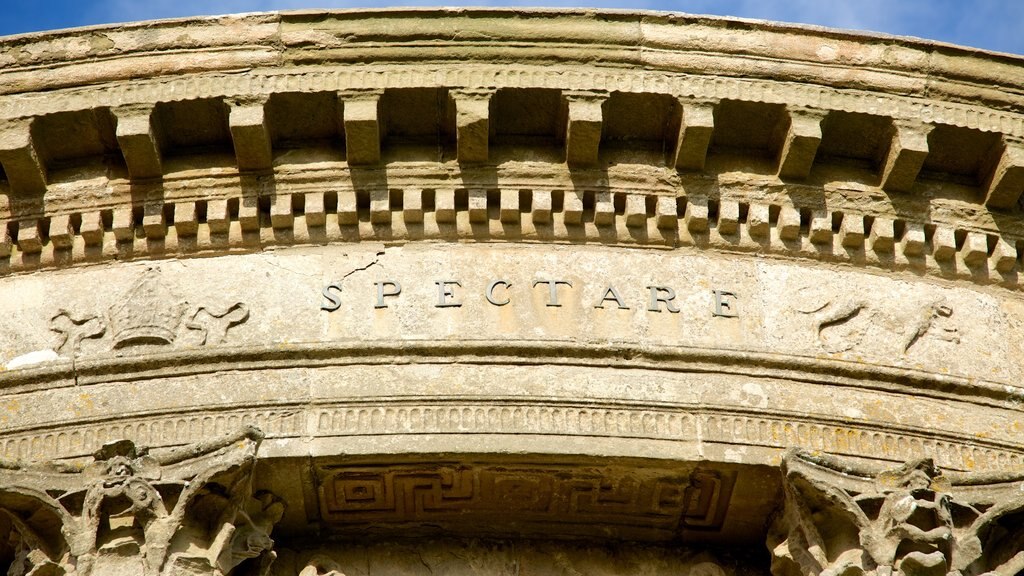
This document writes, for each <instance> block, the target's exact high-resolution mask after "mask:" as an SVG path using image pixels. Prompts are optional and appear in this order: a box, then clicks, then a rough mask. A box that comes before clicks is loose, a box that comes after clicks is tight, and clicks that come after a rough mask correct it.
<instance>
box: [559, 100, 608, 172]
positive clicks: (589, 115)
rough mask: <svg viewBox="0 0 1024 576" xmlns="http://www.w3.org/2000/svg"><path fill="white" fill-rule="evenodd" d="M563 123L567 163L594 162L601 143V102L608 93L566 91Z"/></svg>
mask: <svg viewBox="0 0 1024 576" xmlns="http://www.w3.org/2000/svg"><path fill="white" fill-rule="evenodd" d="M563 96H564V97H565V101H566V103H567V105H568V116H567V119H566V127H565V161H566V163H567V164H568V165H569V166H574V167H575V166H584V167H585V166H594V165H596V164H597V154H598V151H599V149H600V145H601V127H602V123H603V118H604V112H603V110H602V105H603V104H604V101H605V100H606V99H607V98H608V95H607V94H606V93H604V92H600V91H593V92H590V91H586V92H584V91H569V92H564V93H563Z"/></svg>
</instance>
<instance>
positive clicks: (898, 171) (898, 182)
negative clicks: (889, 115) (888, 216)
mask: <svg viewBox="0 0 1024 576" xmlns="http://www.w3.org/2000/svg"><path fill="white" fill-rule="evenodd" d="M933 128H934V127H933V126H931V125H929V124H919V123H916V124H915V123H905V122H895V123H893V125H892V127H891V128H890V132H889V146H888V147H887V148H886V151H885V155H884V156H883V158H882V161H881V163H880V164H881V166H882V188H883V189H885V190H888V191H890V192H907V191H909V190H910V189H911V188H912V187H913V186H914V182H915V181H917V175H918V173H919V172H920V171H921V167H922V166H924V161H925V158H926V157H927V156H928V134H930V133H931V131H932V129H933Z"/></svg>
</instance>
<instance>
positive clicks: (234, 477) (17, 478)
mask: <svg viewBox="0 0 1024 576" xmlns="http://www.w3.org/2000/svg"><path fill="white" fill-rule="evenodd" d="M262 438H263V434H262V432H260V431H259V430H257V429H255V428H252V427H246V428H243V429H241V430H239V431H238V432H236V433H235V434H232V435H228V436H225V437H223V438H219V439H215V440H211V441H207V442H202V443H198V444H194V445H190V446H185V447H182V448H178V449H174V450H170V451H162V452H161V453H159V454H150V453H149V452H148V450H146V449H142V448H139V447H137V446H135V444H134V443H133V442H132V441H130V440H118V441H114V442H110V443H108V444H105V445H104V446H103V447H102V448H101V449H100V450H98V451H97V452H96V454H94V457H93V461H92V462H87V463H81V464H71V465H69V464H65V463H43V464H25V463H21V462H0V515H3V516H4V517H5V518H6V520H7V522H5V523H4V524H5V525H9V526H10V529H9V532H8V535H7V542H9V544H10V545H9V549H10V550H11V551H12V552H11V555H12V557H10V558H2V559H0V561H2V562H4V563H6V564H8V565H9V566H10V568H9V572H8V573H9V574H26V575H27V574H75V575H76V576H89V575H91V574H96V575H101V574H102V575H104V576H109V575H122V574H124V575H128V574H131V575H144V576H158V575H163V574H183V573H188V574H209V575H210V576H214V575H218V576H257V575H259V576H263V575H265V574H267V572H268V570H269V566H270V563H271V562H272V561H273V559H274V553H273V545H274V542H273V540H271V539H270V532H271V530H272V529H273V526H274V524H275V523H277V521H278V520H280V518H281V514H282V513H283V503H282V502H281V500H280V499H278V498H276V497H275V496H273V495H272V494H270V493H268V492H260V493H257V494H255V495H253V494H252V493H251V492H252V488H251V485H252V477H251V476H252V469H253V464H254V463H255V460H256V451H257V448H258V447H259V443H260V441H261V440H262Z"/></svg>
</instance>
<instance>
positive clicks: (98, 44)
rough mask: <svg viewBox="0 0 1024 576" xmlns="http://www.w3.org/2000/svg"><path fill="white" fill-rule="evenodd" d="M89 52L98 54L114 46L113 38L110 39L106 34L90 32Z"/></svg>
mask: <svg viewBox="0 0 1024 576" xmlns="http://www.w3.org/2000/svg"><path fill="white" fill-rule="evenodd" d="M88 40H89V53H90V54H100V53H103V52H107V51H110V50H112V49H113V48H114V46H116V44H115V43H114V41H113V40H111V39H110V37H109V36H107V35H106V34H99V33H96V34H90V35H89V38H88Z"/></svg>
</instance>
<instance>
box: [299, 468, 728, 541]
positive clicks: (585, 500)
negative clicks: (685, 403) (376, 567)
mask: <svg viewBox="0 0 1024 576" xmlns="http://www.w3.org/2000/svg"><path fill="white" fill-rule="evenodd" d="M319 477H320V480H319V482H320V486H321V489H320V494H321V514H322V515H323V517H324V519H325V520H327V521H328V522H330V523H331V524H332V525H333V526H334V527H336V528H339V529H344V528H346V527H349V528H358V527H360V526H366V525H373V526H375V527H380V526H386V525H394V526H401V525H406V524H408V523H421V524H424V525H435V524H446V525H447V524H450V525H451V527H452V528H453V529H456V530H465V529H469V530H476V529H480V528H481V527H482V526H493V525H495V523H501V522H511V523H513V524H514V525H516V526H517V527H518V528H519V529H523V530H530V529H531V528H530V527H532V529H536V530H537V531H538V532H543V531H550V529H551V528H552V527H555V529H556V531H560V532H562V533H565V534H576V533H587V532H588V530H589V529H590V527H591V526H592V525H595V524H598V523H600V524H604V525H611V526H617V527H619V528H620V529H622V530H623V531H624V532H628V531H629V530H630V529H642V530H648V531H653V532H656V533H659V534H661V536H662V537H664V538H672V537H674V535H675V534H677V533H678V531H680V530H684V529H694V530H716V529H718V528H719V527H720V526H721V522H722V521H723V519H724V514H725V510H726V507H727V506H728V503H729V497H730V494H731V490H732V483H733V480H734V478H733V476H731V475H729V474H724V473H719V472H715V471H709V470H695V471H693V472H691V473H689V475H684V476H682V477H680V476H678V475H671V474H668V473H665V474H664V475H652V474H645V475H638V474H636V473H631V472H625V471H615V470H593V469H573V468H561V467H560V468H550V467H542V466H537V467H521V466H520V467H517V466H490V465H482V464H481V465H450V466H436V467H427V468H423V467H416V466H391V467H366V468H359V467H345V468H327V469H322V470H321V471H320V473H319Z"/></svg>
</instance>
